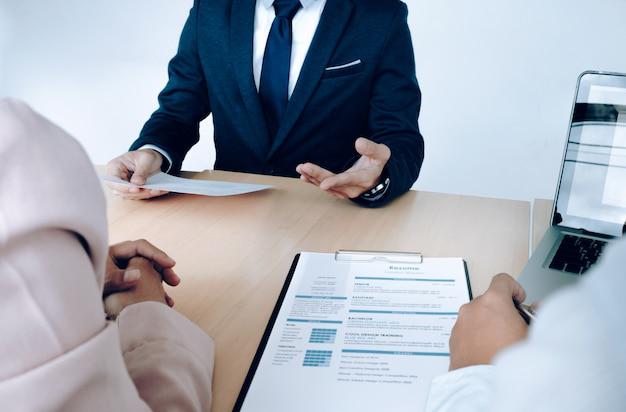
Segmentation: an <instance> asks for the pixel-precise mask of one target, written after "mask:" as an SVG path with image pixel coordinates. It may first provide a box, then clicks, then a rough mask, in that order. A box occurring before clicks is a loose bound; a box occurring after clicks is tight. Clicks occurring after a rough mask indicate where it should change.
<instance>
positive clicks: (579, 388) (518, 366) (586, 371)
mask: <svg viewBox="0 0 626 412" xmlns="http://www.w3.org/2000/svg"><path fill="white" fill-rule="evenodd" d="M625 267H626V240H625V241H622V242H618V243H617V244H615V245H613V246H611V247H610V248H608V250H607V252H606V253H605V254H604V255H603V258H602V262H600V263H599V265H598V266H597V267H596V268H595V269H594V271H593V272H592V273H590V274H589V275H586V276H585V278H584V279H582V280H581V281H580V282H579V283H578V284H577V285H575V286H573V287H569V288H566V289H564V290H563V291H561V292H559V293H557V294H556V295H555V296H553V297H551V298H550V299H548V300H547V301H546V302H545V303H544V304H542V306H541V308H540V310H539V313H538V317H537V320H536V321H535V322H534V323H533V326H532V327H531V329H530V331H529V336H528V339H527V340H526V341H525V342H522V343H520V344H518V345H516V346H513V347H511V348H509V349H507V350H505V351H503V352H502V353H501V354H499V355H498V356H497V357H496V359H495V361H494V366H492V367H489V366H475V367H471V368H465V369H460V370H458V371H453V372H450V373H448V374H446V375H443V376H441V377H438V378H436V379H435V380H434V381H433V383H432V386H431V392H430V395H429V400H428V406H427V410H428V411H429V412H435V411H436V412H447V411H455V412H456V411H472V412H473V411H485V412H489V411H492V412H495V411H507V412H528V411H530V410H532V411H567V412H583V411H626V391H624V388H626V345H625V344H624V342H626V316H624V315H623V313H624V309H623V300H624V298H623V294H624V290H626V276H624V268H625Z"/></svg>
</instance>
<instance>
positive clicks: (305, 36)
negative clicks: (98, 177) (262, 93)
mask: <svg viewBox="0 0 626 412" xmlns="http://www.w3.org/2000/svg"><path fill="white" fill-rule="evenodd" d="M300 3H301V4H302V9H300V10H299V11H298V13H297V14H296V15H295V17H294V18H293V21H292V27H293V33H292V42H291V67H290V71H289V97H291V94H292V93H293V91H294V89H295V88H296V83H297V82H298V78H299V77H300V71H301V70H302V65H303V64H304V59H305V58H306V55H307V53H308V51H309V47H310V46H311V42H312V41H313V36H314V35H315V31H316V30H317V26H318V24H319V22H320V18H321V17H322V12H323V11H324V6H325V5H326V0H300ZM273 5H274V0H257V2H256V9H255V13H254V40H253V42H254V43H253V46H252V50H253V52H252V70H253V74H254V83H255V84H256V88H257V91H258V90H259V85H260V84H261V71H262V69H263V57H264V56H265V45H266V44H267V38H268V36H269V34H270V30H271V28H272V23H273V22H274V18H275V17H276V12H275V11H274V7H273ZM140 149H153V150H155V151H157V152H159V153H160V154H161V155H163V157H165V158H166V159H167V161H168V162H169V168H168V170H167V171H168V172H169V169H170V168H171V167H172V158H171V157H170V155H169V154H168V153H167V152H166V151H165V150H163V149H161V148H160V147H158V146H155V145H151V144H149V145H144V146H142V147H141V148H140Z"/></svg>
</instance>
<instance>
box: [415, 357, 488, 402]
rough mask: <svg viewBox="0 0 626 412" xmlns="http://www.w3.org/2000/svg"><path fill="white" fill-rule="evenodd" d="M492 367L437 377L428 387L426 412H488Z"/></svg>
mask: <svg viewBox="0 0 626 412" xmlns="http://www.w3.org/2000/svg"><path fill="white" fill-rule="evenodd" d="M494 373H495V371H494V367H493V366H492V365H477V366H470V367H467V368H462V369H457V370H454V371H452V372H448V373H446V374H445V375H440V376H437V377H436V378H435V379H433V381H432V383H431V386H430V393H429V395H428V401H427V403H426V412H453V411H461V410H462V411H466V412H470V411H471V412H473V411H476V412H482V411H488V410H490V406H491V400H492V395H493V380H494Z"/></svg>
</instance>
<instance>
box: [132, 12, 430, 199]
mask: <svg viewBox="0 0 626 412" xmlns="http://www.w3.org/2000/svg"><path fill="white" fill-rule="evenodd" d="M255 3H256V2H255V0H195V2H194V6H193V8H192V9H191V12H190V15H189V18H188V20H187V22H186V24H185V27H184V28H183V32H182V35H181V39H180V45H179V49H178V53H177V54H176V56H175V57H174V58H173V59H172V61H171V62H170V65H169V82H168V83H167V85H166V87H165V89H164V90H163V91H162V92H161V94H160V95H159V105H160V107H159V109H158V110H157V111H156V112H155V113H154V114H153V115H152V117H151V118H150V119H149V120H148V122H147V123H146V124H145V126H144V127H143V130H142V131H141V135H140V137H139V138H138V139H137V140H136V141H135V142H134V143H133V145H132V146H131V150H136V149H137V148H139V147H141V146H143V145H145V144H154V145H157V146H159V147H161V148H163V149H164V150H166V151H167V152H168V153H169V154H170V155H171V156H172V160H173V165H172V166H173V167H172V169H171V173H178V172H179V171H180V167H181V164H182V161H183V159H184V157H185V155H186V154H187V152H188V151H189V149H190V148H191V147H192V146H193V145H194V144H195V143H197V142H198V139H199V132H198V130H199V122H200V121H201V120H203V119H204V118H206V117H207V116H208V115H209V114H210V113H212V114H213V122H214V130H215V137H214V138H215V147H216V152H217V153H216V154H217V158H216V161H215V168H216V169H221V170H230V171H241V172H249V173H260V174H271V175H280V176H293V177H295V176H297V173H296V171H295V168H296V166H297V165H298V164H300V163H304V162H313V163H316V164H318V165H320V166H322V167H324V168H326V169H329V170H331V171H333V172H341V171H344V170H345V169H347V168H348V167H349V166H351V164H352V163H353V162H354V161H355V160H356V159H357V158H358V156H357V153H356V151H355V149H354V142H355V140H356V139H357V138H358V137H360V136H363V137H367V138H369V139H372V140H374V141H376V142H379V143H384V144H386V145H387V146H389V148H390V149H391V160H390V161H389V163H388V164H387V167H386V170H385V173H386V174H387V176H389V178H390V180H391V184H390V187H389V190H388V192H387V194H386V196H385V197H384V198H383V199H381V200H380V201H378V202H374V204H373V205H372V206H378V205H381V204H383V203H386V202H388V201H390V200H391V199H393V198H395V197H397V196H399V195H401V194H403V193H404V192H406V191H407V190H408V189H409V188H410V187H411V185H412V184H413V183H414V182H415V180H416V179H417V176H418V174H419V170H420V167H421V165H422V161H423V157H424V141H423V138H422V136H421V135H420V132H419V128H418V115H419V108H420V100H421V95H420V90H419V87H418V84H417V79H416V77H415V60H414V56H413V46H412V43H411V37H410V33H409V28H408V25H407V13H408V11H407V7H406V5H405V4H404V3H402V2H401V1H399V0H327V4H326V7H325V9H324V12H323V14H322V17H321V20H320V23H319V26H318V28H317V32H316V33H315V37H314V39H313V42H312V44H311V47H310V49H309V52H308V54H307V56H306V60H305V62H304V66H303V67H302V71H301V73H300V77H299V79H298V82H297V85H296V88H295V90H294V92H293V94H292V96H291V99H290V101H289V105H288V107H287V111H286V114H285V117H284V118H283V121H282V123H281V126H280V129H279V131H278V134H277V136H276V137H275V138H274V139H270V136H269V132H268V130H267V127H266V123H265V119H264V115H263V110H262V107H261V103H260V99H259V97H258V93H257V90H256V87H255V84H254V78H253V72H252V43H253V30H254V12H255ZM359 59H360V60H361V63H360V64H358V65H355V66H351V67H347V68H345V69H338V70H331V71H328V70H326V68H328V67H333V66H341V65H344V64H347V63H351V62H354V61H357V60H359Z"/></svg>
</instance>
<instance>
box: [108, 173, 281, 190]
mask: <svg viewBox="0 0 626 412" xmlns="http://www.w3.org/2000/svg"><path fill="white" fill-rule="evenodd" d="M100 179H101V180H103V181H105V182H109V183H115V184H119V185H123V186H135V185H133V184H131V183H129V182H127V181H125V180H122V179H119V178H117V177H113V176H100ZM138 187H140V188H142V189H156V190H164V191H167V192H175V193H187V194H190V195H202V196H234V195H242V194H245V193H252V192H258V191H261V190H265V189H269V188H271V187H272V186H268V185H253V184H246V183H230V182H216V181H212V180H197V179H184V178H181V177H176V176H172V175H168V174H165V173H162V172H159V173H157V174H155V175H153V176H150V177H149V178H148V181H147V182H146V184H145V185H142V186H138Z"/></svg>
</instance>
